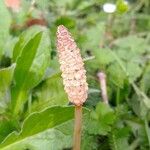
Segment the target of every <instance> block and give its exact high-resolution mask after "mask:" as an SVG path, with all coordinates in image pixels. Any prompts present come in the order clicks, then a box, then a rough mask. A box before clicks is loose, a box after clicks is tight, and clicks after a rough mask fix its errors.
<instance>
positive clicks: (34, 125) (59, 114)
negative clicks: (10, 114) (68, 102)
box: [0, 106, 87, 150]
mask: <svg viewBox="0 0 150 150" xmlns="http://www.w3.org/2000/svg"><path fill="white" fill-rule="evenodd" d="M86 112H87V110H84V113H86ZM73 118H74V107H72V106H71V107H59V106H55V107H50V108H48V109H46V110H44V111H42V112H39V113H38V112H37V113H33V114H31V115H30V116H29V117H28V118H26V120H25V121H24V123H23V126H22V130H21V132H20V133H16V132H13V133H11V134H10V135H9V136H8V137H7V138H6V139H5V140H4V141H3V143H2V144H1V145H0V149H1V150H24V149H31V150H33V149H36V150H37V149H38V150H40V149H41V147H42V144H43V143H44V142H46V141H43V143H41V144H40V143H38V144H37V142H38V141H39V140H38V139H39V138H40V136H41V134H43V133H44V132H45V131H47V130H48V129H53V128H55V127H57V126H59V125H62V124H63V123H66V122H67V121H70V120H72V119H73ZM46 137H47V136H46V135H45V138H44V137H42V138H44V139H45V140H47V138H46ZM35 139H37V141H36V142H35ZM47 142H49V141H47ZM35 146H36V147H35ZM43 146H44V145H43ZM44 148H45V149H44V150H48V149H49V147H44Z"/></svg>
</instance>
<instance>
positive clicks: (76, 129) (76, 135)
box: [73, 106, 82, 150]
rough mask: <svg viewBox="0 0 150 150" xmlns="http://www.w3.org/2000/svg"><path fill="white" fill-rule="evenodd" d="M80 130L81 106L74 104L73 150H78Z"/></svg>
mask: <svg viewBox="0 0 150 150" xmlns="http://www.w3.org/2000/svg"><path fill="white" fill-rule="evenodd" d="M81 130H82V106H75V126H74V140H73V150H80V145H81Z"/></svg>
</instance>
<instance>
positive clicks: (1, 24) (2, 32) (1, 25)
mask: <svg viewBox="0 0 150 150" xmlns="http://www.w3.org/2000/svg"><path fill="white" fill-rule="evenodd" d="M0 18H1V19H0V57H1V55H2V53H3V46H4V43H5V41H6V38H7V36H8V35H9V28H10V24H11V17H10V14H9V12H8V10H7V8H6V6H5V4H4V0H1V1H0ZM2 18H4V19H2Z"/></svg>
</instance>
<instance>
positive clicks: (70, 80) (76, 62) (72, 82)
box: [57, 25, 88, 106]
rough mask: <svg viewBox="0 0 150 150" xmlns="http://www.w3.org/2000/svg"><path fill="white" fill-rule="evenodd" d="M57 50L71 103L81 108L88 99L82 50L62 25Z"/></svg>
mask: <svg viewBox="0 0 150 150" xmlns="http://www.w3.org/2000/svg"><path fill="white" fill-rule="evenodd" d="M57 50H58V56H59V62H60V69H61V71H62V77H63V84H64V86H65V91H66V93H67V94H68V98H69V101H70V102H72V103H74V104H75V105H77V106H80V105H82V104H83V103H84V102H85V101H86V99H87V91H88V85H87V82H86V75H85V73H86V71H85V69H84V63H83V60H82V58H81V54H80V49H79V48H78V47H77V45H76V43H75V41H74V39H73V38H72V37H71V34H70V33H69V32H68V30H67V28H66V27H64V26H63V25H60V26H59V27H58V29H57Z"/></svg>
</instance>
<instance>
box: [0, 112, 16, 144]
mask: <svg viewBox="0 0 150 150" xmlns="http://www.w3.org/2000/svg"><path fill="white" fill-rule="evenodd" d="M16 128H18V123H17V121H16V120H15V119H13V118H11V117H8V116H6V115H4V114H3V115H1V116H0V143H1V142H2V141H3V140H4V139H5V138H6V137H7V136H8V134H10V133H11V132H13V131H14V130H16Z"/></svg>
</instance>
